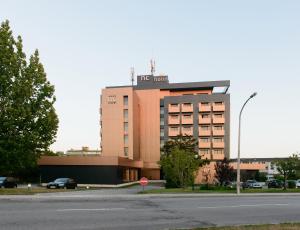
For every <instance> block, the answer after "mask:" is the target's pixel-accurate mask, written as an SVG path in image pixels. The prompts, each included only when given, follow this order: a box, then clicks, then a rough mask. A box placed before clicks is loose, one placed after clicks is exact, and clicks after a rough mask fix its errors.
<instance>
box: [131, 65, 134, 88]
mask: <svg viewBox="0 0 300 230" xmlns="http://www.w3.org/2000/svg"><path fill="white" fill-rule="evenodd" d="M130 77H131V84H132V86H133V84H134V67H131V68H130Z"/></svg>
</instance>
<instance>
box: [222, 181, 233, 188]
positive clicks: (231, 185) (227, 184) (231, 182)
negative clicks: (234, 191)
mask: <svg viewBox="0 0 300 230" xmlns="http://www.w3.org/2000/svg"><path fill="white" fill-rule="evenodd" d="M224 186H225V187H227V188H236V182H235V181H226V182H225V183H224Z"/></svg>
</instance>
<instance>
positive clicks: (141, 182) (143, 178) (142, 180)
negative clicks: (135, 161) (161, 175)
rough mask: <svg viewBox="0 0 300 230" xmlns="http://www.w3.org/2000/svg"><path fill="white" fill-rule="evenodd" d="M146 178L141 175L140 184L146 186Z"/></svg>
mask: <svg viewBox="0 0 300 230" xmlns="http://www.w3.org/2000/svg"><path fill="white" fill-rule="evenodd" d="M148 182H149V181H148V179H147V178H146V177H142V178H141V179H140V185H142V186H146V185H147V184H148Z"/></svg>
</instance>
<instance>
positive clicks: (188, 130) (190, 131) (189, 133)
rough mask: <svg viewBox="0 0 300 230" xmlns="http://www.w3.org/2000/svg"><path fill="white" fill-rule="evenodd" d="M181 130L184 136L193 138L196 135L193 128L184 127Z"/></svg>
mask: <svg viewBox="0 0 300 230" xmlns="http://www.w3.org/2000/svg"><path fill="white" fill-rule="evenodd" d="M181 130H182V131H181V133H182V135H183V136H193V135H194V134H193V128H184V127H183V128H182V129H181Z"/></svg>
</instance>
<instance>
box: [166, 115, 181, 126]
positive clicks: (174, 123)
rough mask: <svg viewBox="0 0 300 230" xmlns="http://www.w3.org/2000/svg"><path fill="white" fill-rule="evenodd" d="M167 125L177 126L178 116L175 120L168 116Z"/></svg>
mask: <svg viewBox="0 0 300 230" xmlns="http://www.w3.org/2000/svg"><path fill="white" fill-rule="evenodd" d="M168 123H169V124H170V125H178V124H179V123H180V119H179V116H178V117H177V118H175V117H171V116H169V120H168Z"/></svg>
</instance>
